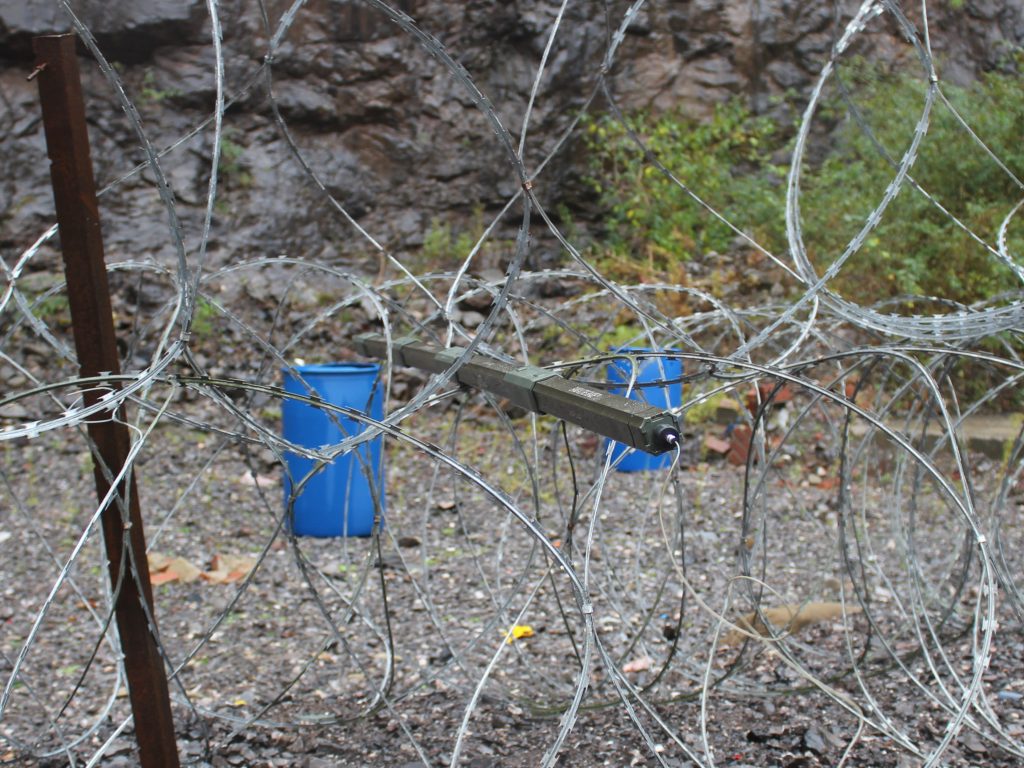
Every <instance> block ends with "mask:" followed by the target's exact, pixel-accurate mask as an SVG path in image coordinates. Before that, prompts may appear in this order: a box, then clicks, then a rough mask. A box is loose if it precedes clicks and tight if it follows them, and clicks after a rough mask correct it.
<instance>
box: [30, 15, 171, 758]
mask: <svg viewBox="0 0 1024 768" xmlns="http://www.w3.org/2000/svg"><path fill="white" fill-rule="evenodd" d="M32 47H33V49H34V50H35V54H36V79H37V80H38V81H39V96H40V100H41V102H42V106H43V127H44V129H45V131H46V147H47V152H48V154H49V156H50V177H51V181H52V184H53V197H54V201H55V203H56V207H57V224H58V227H59V230H60V245H61V251H62V252H63V254H64V273H65V275H66V277H67V283H68V302H69V305H70V310H71V323H72V328H73V330H74V335H75V350H76V351H77V353H78V364H79V368H80V371H81V375H82V376H83V377H85V376H97V375H99V374H101V373H103V372H109V373H113V374H116V373H119V371H120V363H119V358H118V352H117V344H116V339H115V336H114V320H113V315H112V312H111V306H110V286H109V284H108V283H107V269H106V264H105V262H104V259H103V239H102V237H101V235H100V217H99V206H98V203H97V201H96V182H95V180H94V178H93V172H92V160H91V158H90V156H89V135H88V133H87V131H86V127H85V104H84V101H83V99H82V84H81V80H80V78H79V72H78V60H77V58H76V56H75V36H74V35H71V34H67V35H50V36H44V37H36V38H35V39H34V40H33V41H32ZM112 386H113V385H112ZM100 396H101V393H100V392H98V391H96V390H95V389H92V390H90V389H86V390H84V391H83V392H82V397H83V402H84V404H85V405H86V406H90V405H93V404H94V403H96V402H97V401H98V399H99V397H100ZM87 428H88V431H89V437H90V439H91V440H92V441H93V443H94V445H95V453H96V456H95V457H94V459H95V460H94V465H95V470H94V476H95V480H96V493H97V494H98V495H99V498H100V500H101V501H102V500H103V498H104V497H106V495H107V493H108V492H109V491H110V482H109V481H108V479H107V475H105V474H104V471H103V467H106V468H107V470H108V471H109V473H110V475H111V476H115V475H117V473H118V472H119V471H120V470H121V468H122V467H123V466H124V464H125V462H126V461H127V460H128V453H129V448H130V445H131V444H130V440H129V435H128V427H127V426H126V425H125V423H124V420H123V413H117V414H112V417H111V418H110V419H109V420H105V421H101V420H96V421H91V422H90V423H89V424H88V427H87ZM102 526H103V539H104V543H105V544H106V548H107V559H108V561H109V569H110V580H111V583H112V584H113V587H114V594H115V596H116V597H115V602H114V617H115V620H116V622H117V631H118V634H119V636H120V638H121V648H122V651H123V653H124V664H125V672H126V674H127V678H128V694H129V697H130V700H131V705H132V713H133V715H134V717H135V738H136V739H137V741H138V745H139V759H140V762H141V764H142V766H143V768H178V766H179V762H178V750H177V744H176V743H175V739H174V720H173V719H172V717H171V700H170V696H169V695H168V689H167V675H166V673H165V671H164V663H163V660H162V659H161V658H160V653H159V651H158V649H157V643H156V637H155V631H154V630H155V627H150V626H149V619H148V618H147V616H146V613H147V609H148V612H149V615H150V616H152V615H153V588H152V586H151V584H150V581H149V567H148V565H147V563H146V539H145V536H144V534H143V528H142V515H141V513H140V510H139V495H138V488H137V486H136V483H135V478H134V474H133V472H131V471H129V472H128V473H126V475H125V478H124V479H123V480H122V481H121V482H120V483H119V484H118V486H117V488H116V491H115V493H114V495H113V500H112V501H111V502H110V503H109V504H108V505H107V507H106V508H105V509H104V510H103V512H102ZM132 564H134V569H133V568H132ZM136 574H137V577H138V578H137V579H136ZM143 601H145V602H143Z"/></svg>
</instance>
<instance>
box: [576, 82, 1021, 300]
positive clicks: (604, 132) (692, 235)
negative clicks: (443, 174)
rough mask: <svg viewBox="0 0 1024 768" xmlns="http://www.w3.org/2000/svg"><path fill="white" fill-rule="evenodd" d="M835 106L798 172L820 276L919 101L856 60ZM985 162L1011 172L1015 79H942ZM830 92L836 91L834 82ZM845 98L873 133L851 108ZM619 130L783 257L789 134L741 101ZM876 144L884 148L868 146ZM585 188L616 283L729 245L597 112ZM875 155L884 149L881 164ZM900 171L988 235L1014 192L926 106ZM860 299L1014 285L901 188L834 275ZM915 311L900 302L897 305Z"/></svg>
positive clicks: (956, 128)
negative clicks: (601, 220) (912, 155)
mask: <svg viewBox="0 0 1024 768" xmlns="http://www.w3.org/2000/svg"><path fill="white" fill-rule="evenodd" d="M840 75H841V78H842V83H843V84H844V86H845V88H846V91H847V92H848V93H849V94H850V101H849V103H847V102H846V101H844V100H842V99H841V98H840V97H839V96H838V95H833V96H830V97H829V98H828V99H827V100H826V101H825V103H824V104H823V106H822V108H821V110H820V111H819V113H818V114H817V115H816V117H815V120H816V125H823V126H830V127H831V130H830V132H829V133H828V135H827V136H824V137H823V136H821V135H815V136H814V137H813V146H812V150H811V151H810V152H809V153H808V156H807V160H806V162H805V164H804V167H803V169H802V173H801V199H800V201H801V224H802V229H803V235H804V242H805V245H806V248H807V253H808V256H809V258H810V260H811V262H812V263H813V264H814V266H815V268H816V270H817V271H818V273H819V274H821V273H822V272H823V271H824V270H825V269H826V268H827V267H828V265H829V264H831V263H832V262H833V261H834V260H835V259H836V258H837V257H838V256H839V255H840V254H841V253H842V252H843V250H844V249H845V247H846V245H847V243H848V242H849V241H850V239H851V238H853V236H854V235H855V234H856V233H857V231H858V230H859V229H860V228H861V227H862V226H863V224H864V222H865V220H866V219H867V217H868V215H869V214H870V212H871V211H872V210H873V209H874V208H875V206H876V205H877V204H878V202H879V201H880V200H881V198H882V196H883V194H884V192H885V189H886V186H887V185H888V184H889V182H890V181H891V180H892V178H893V177H894V176H895V174H896V166H895V164H896V163H898V161H899V159H900V157H901V156H902V154H903V153H904V151H905V150H906V148H907V147H908V146H909V143H910V141H911V137H912V134H913V131H914V127H915V125H916V124H917V123H918V121H919V118H920V114H921V111H922V108H923V104H924V98H925V91H926V88H927V84H926V83H925V82H924V81H923V80H921V79H920V78H916V79H915V78H913V77H910V76H908V75H897V74H891V73H887V72H884V71H883V70H881V69H880V68H878V67H871V66H869V65H866V64H864V63H861V62H853V63H851V64H847V65H845V66H844V67H843V68H842V69H841V70H840ZM943 92H944V93H945V94H946V96H947V97H948V98H949V100H950V102H951V103H952V104H953V105H954V106H955V107H956V108H957V109H958V110H959V111H960V112H961V114H962V115H964V117H965V119H966V120H967V122H968V123H969V124H970V125H971V126H972V127H973V128H974V130H975V131H976V133H977V134H978V135H979V136H980V137H981V138H982V139H983V140H984V141H985V142H986V144H987V145H988V146H989V147H990V148H991V149H992V150H993V152H994V153H995V154H996V156H997V157H999V158H1000V159H1001V160H1002V162H1004V163H1005V164H1006V166H1007V167H1008V168H1010V170H1011V171H1012V172H1013V173H1015V174H1016V175H1017V177H1018V178H1020V177H1021V176H1022V175H1024V144H1022V143H1021V141H1020V126H1022V125H1024V98H1021V78H1020V76H1019V75H1018V74H1015V73H992V74H988V75H986V76H984V77H983V78H982V79H981V80H979V81H978V82H977V83H975V84H974V85H973V86H972V87H970V88H959V87H956V86H951V85H943ZM835 93H836V94H838V89H836V90H835ZM850 104H852V105H853V106H854V108H855V109H856V110H857V112H858V113H859V114H860V115H861V119H862V121H863V123H864V124H865V125H867V126H868V127H869V128H870V131H871V134H872V135H869V134H868V133H867V132H865V131H864V130H863V129H862V127H861V125H859V124H858V122H857V121H856V120H855V119H854V118H853V117H852V114H853V113H852V112H851V110H850ZM627 120H628V122H629V124H630V126H631V127H632V129H633V130H635V131H636V132H637V133H638V134H639V135H640V136H641V137H642V138H643V140H644V142H645V144H646V145H647V147H648V149H649V150H650V152H651V153H652V154H653V155H654V156H656V157H657V158H658V159H659V160H660V162H661V163H663V164H664V165H665V166H666V167H667V168H668V169H669V170H671V171H672V172H673V173H674V174H675V175H676V176H677V177H678V178H679V179H680V180H681V181H682V182H683V183H685V184H687V185H689V186H690V187H691V188H692V189H693V190H694V191H695V192H696V193H697V194H698V195H700V196H701V197H702V198H703V199H704V200H706V201H707V202H708V203H709V204H710V205H712V206H713V207H714V208H715V209H716V210H718V211H719V212H721V213H722V214H723V215H724V216H725V217H726V218H727V219H728V220H729V221H731V222H732V223H733V224H734V225H735V226H736V227H737V228H739V229H740V230H741V231H743V232H745V233H747V234H748V235H750V236H751V237H753V238H754V239H756V240H757V241H758V242H760V243H761V244H762V245H764V246H765V247H766V248H768V249H769V250H771V251H772V252H774V253H776V254H778V255H780V256H782V257H784V255H785V253H786V249H787V242H786V238H785V184H784V183H782V180H783V177H784V176H785V174H786V172H787V170H788V169H787V168H783V167H779V166H777V165H775V164H773V163H772V161H771V158H772V155H773V153H775V152H776V151H777V150H779V149H782V148H785V146H786V143H787V140H788V136H789V135H791V133H792V132H791V131H784V130H782V128H781V127H780V126H777V125H775V124H774V123H773V122H772V121H771V120H769V119H768V118H765V117H757V116H754V115H752V114H751V113H750V112H749V111H748V110H747V109H746V108H745V107H744V106H743V105H742V104H741V103H740V102H739V101H733V102H730V103H728V104H725V105H722V106H719V107H718V108H717V109H716V110H715V112H714V114H713V115H712V116H711V118H710V119H708V120H706V121H703V122H700V121H696V120H694V119H692V118H690V117H687V116H686V115H684V114H682V113H681V112H667V113H664V114H661V115H653V114H650V113H636V114H633V115H631V116H629V117H628V118H627ZM875 141H877V142H878V144H879V145H881V146H882V147H884V148H885V153H881V152H879V150H878V148H877V146H876V145H875V143H874V142H875ZM586 144H587V148H588V150H589V168H588V182H589V183H590V184H591V186H592V187H593V189H594V190H595V191H596V192H597V193H598V198H599V201H600V203H601V204H602V206H603V208H604V209H605V212H606V215H605V221H606V229H607V231H606V239H605V241H604V242H603V243H601V244H600V245H599V246H597V250H598V262H599V264H600V266H601V267H602V268H603V269H605V270H609V271H610V273H611V274H612V276H613V277H618V278H633V279H636V278H640V279H646V278H648V277H650V278H652V279H666V278H667V279H670V280H676V281H681V280H682V279H683V277H682V275H681V269H680V268H681V265H684V264H685V262H687V261H689V260H690V259H693V258H699V257H701V256H702V255H703V254H705V253H707V252H708V251H712V250H714V251H725V250H728V249H729V248H730V247H731V245H732V243H733V240H734V237H735V234H734V233H733V232H732V231H731V230H730V229H729V228H728V227H726V226H725V225H724V224H722V223H721V222H719V221H717V220H716V219H715V218H714V217H713V216H712V215H711V214H710V213H709V212H708V211H706V210H704V209H703V208H702V207H701V206H700V205H699V204H698V203H696V202H695V201H694V200H692V199H691V198H690V197H689V195H687V194H686V192H685V191H684V190H682V189H681V188H679V187H678V186H677V185H676V184H674V183H673V182H672V181H671V180H670V179H668V178H667V177H666V176H665V175H664V174H662V173H661V172H660V171H658V170H657V169H656V168H655V167H654V166H653V165H652V164H651V163H650V162H645V159H644V156H643V154H642V153H641V151H640V150H639V149H638V147H637V146H636V143H635V142H634V141H633V140H632V139H631V138H630V136H629V135H628V132H627V131H626V128H625V127H624V126H623V125H621V124H620V123H619V122H617V121H615V120H613V119H611V118H610V117H607V116H606V117H601V118H597V119H595V120H593V121H591V123H590V124H589V125H588V127H587V130H586ZM886 155H888V157H886ZM911 174H912V176H913V178H914V179H915V180H916V181H917V182H918V183H919V184H920V185H921V186H922V187H923V188H924V189H925V190H927V191H928V192H929V194H931V195H932V196H933V197H934V198H935V199H936V200H938V201H939V202H940V203H941V204H942V205H943V206H944V207H945V208H946V209H947V210H948V211H950V212H951V213H952V214H954V215H955V216H957V217H958V218H959V219H960V220H961V221H962V222H963V223H964V224H965V225H966V226H967V227H968V228H969V229H971V230H972V231H974V232H976V233H977V234H978V235H979V236H980V237H981V238H983V239H984V240H985V241H986V242H988V243H989V244H994V243H995V242H996V237H997V232H998V228H999V225H1000V223H1001V222H1002V220H1003V218H1004V217H1005V216H1006V214H1007V213H1008V212H1009V210H1010V209H1011V208H1012V206H1013V205H1014V204H1016V202H1017V201H1018V200H1019V199H1020V198H1021V196H1022V195H1024V192H1022V190H1021V189H1020V187H1018V186H1017V185H1016V183H1015V182H1014V181H1013V179H1012V178H1010V176H1008V175H1007V174H1006V173H1005V172H1004V171H1003V170H1002V169H1001V168H999V166H998V164H997V163H996V162H995V161H993V160H992V158H991V157H989V156H988V155H987V153H986V152H985V151H984V150H983V149H982V148H981V147H980V146H979V145H978V144H977V142H976V141H975V140H974V139H973V138H971V136H970V135H969V134H968V133H967V132H966V131H965V130H964V129H963V128H962V126H960V125H959V124H958V123H957V121H956V119H955V118H954V116H953V114H952V113H951V112H950V110H949V109H947V108H946V107H945V106H944V105H943V104H941V103H940V102H939V101H938V100H937V101H936V103H935V106H934V108H933V110H932V113H931V119H930V124H929V130H928V134H927V135H926V136H925V138H924V140H923V142H922V144H921V147H920V153H919V157H918V159H917V162H916V163H915V165H914V166H913V168H912V170H911ZM1008 235H1009V237H1008V243H1007V245H1008V248H1009V250H1010V252H1011V254H1013V253H1016V254H1017V255H1018V259H1019V256H1020V254H1021V253H1022V252H1024V219H1022V217H1018V218H1017V219H1016V220H1014V222H1012V223H1011V226H1010V229H1009V233H1008ZM831 285H832V287H833V288H834V289H835V290H837V291H838V292H839V293H840V294H842V295H844V296H846V297H847V298H849V299H851V300H853V301H856V302H858V303H865V304H871V303H875V302H877V301H880V300H882V299H886V298H889V297H893V296H900V295H904V294H912V295H933V296H940V297H944V298H948V299H954V300H957V301H962V302H966V303H970V302H973V301H977V300H979V299H982V298H986V297H990V296H992V295H994V294H996V293H999V292H1002V291H1006V290H1014V289H1019V288H1020V285H1019V281H1017V280H1016V278H1015V277H1014V275H1013V274H1012V272H1011V271H1010V270H1009V269H1008V268H1006V267H1005V266H1003V265H1001V264H1000V263H999V262H998V260H997V259H995V258H994V257H993V256H992V255H991V254H990V253H988V252H987V251H986V249H985V248H984V247H983V246H982V245H980V244H979V243H977V242H976V241H975V240H974V239H973V238H972V237H971V236H970V235H969V234H968V233H966V232H964V231H963V230H962V229H961V228H959V227H958V226H957V225H956V224H955V223H954V222H953V221H952V220H951V219H950V218H949V217H948V216H947V215H946V214H945V213H943V212H942V211H941V210H939V209H938V208H937V207H936V206H935V205H934V204H933V203H932V202H930V201H929V200H927V199H926V198H925V197H924V196H923V195H921V194H919V193H918V192H917V191H915V190H913V189H912V188H910V186H909V185H907V186H905V187H904V188H903V190H902V191H901V192H900V193H899V195H897V197H896V198H895V199H894V200H893V201H892V203H891V204H890V205H889V207H888V209H887V210H886V212H885V214H884V216H883V218H882V221H881V224H880V225H879V226H878V227H877V228H876V229H875V230H874V231H873V232H872V233H871V235H870V236H869V237H868V239H867V241H866V242H865V244H864V245H863V246H862V248H861V250H860V251H859V252H858V253H857V254H856V255H855V256H854V257H852V258H851V259H850V260H849V261H847V263H846V264H845V265H844V267H843V268H842V270H841V271H840V273H839V275H838V277H837V278H836V280H835V281H833V283H832V284H831ZM908 309H909V311H913V308H912V307H908Z"/></svg>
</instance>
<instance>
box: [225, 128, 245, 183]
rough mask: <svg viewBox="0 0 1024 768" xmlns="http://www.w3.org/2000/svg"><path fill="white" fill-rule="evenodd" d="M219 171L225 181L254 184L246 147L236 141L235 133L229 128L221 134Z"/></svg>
mask: <svg viewBox="0 0 1024 768" xmlns="http://www.w3.org/2000/svg"><path fill="white" fill-rule="evenodd" d="M217 173H218V174H219V175H220V176H222V177H223V178H224V181H225V182H228V183H231V184H237V185H238V186H239V187H243V188H248V187H251V186H252V181H253V180H252V173H250V172H249V170H248V167H247V165H246V162H245V147H244V146H242V145H241V144H239V143H238V142H237V141H235V133H234V132H233V131H232V130H231V129H230V128H229V129H225V130H224V131H223V132H222V133H221V136H220V162H219V163H218V165H217Z"/></svg>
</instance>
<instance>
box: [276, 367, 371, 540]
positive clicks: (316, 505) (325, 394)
mask: <svg viewBox="0 0 1024 768" xmlns="http://www.w3.org/2000/svg"><path fill="white" fill-rule="evenodd" d="M295 371H296V372H297V373H298V375H299V376H301V377H302V380H303V381H305V383H306V384H307V385H309V387H312V388H313V390H314V391H315V392H316V393H317V394H318V395H319V396H320V397H321V398H322V399H323V400H324V401H325V402H327V403H330V404H331V405H339V406H345V407H348V408H351V409H353V410H357V411H360V412H363V413H368V414H369V415H370V416H371V417H372V418H374V419H380V418H381V417H382V416H383V409H384V398H383V397H382V393H381V386H380V380H379V378H378V374H379V372H380V366H379V365H373V364H371V363H332V364H327V365H302V366H296V367H295ZM283 373H284V388H285V391H287V392H291V393H294V394H298V395H305V396H308V395H309V394H310V392H309V390H308V389H307V388H306V386H304V385H303V384H302V382H300V381H299V380H298V379H296V378H295V376H294V375H293V374H292V373H291V371H288V370H285V371H283ZM281 419H282V422H283V426H284V439H285V440H287V441H288V442H290V443H294V444H295V445H301V446H303V447H304V448H313V449H316V448H322V447H323V446H326V445H334V444H337V443H340V442H341V441H342V440H344V439H345V438H346V437H350V436H351V435H354V434H358V433H359V432H362V431H363V429H364V428H365V427H364V425H362V424H360V423H359V422H358V421H354V420H352V419H348V418H345V417H344V416H343V415H341V414H338V413H333V412H328V411H325V410H323V409H321V408H317V407H314V406H312V405H307V404H306V403H302V402H298V401H296V400H284V401H283V402H282V405H281ZM285 461H286V463H287V467H288V472H287V473H285V479H284V501H285V508H286V509H287V507H288V504H289V503H290V502H291V496H292V483H293V481H294V483H295V485H296V486H297V488H298V496H297V497H296V498H295V500H294V507H293V514H292V515H290V516H289V525H290V526H291V529H292V531H293V532H294V533H295V535H296V536H369V535H370V533H371V532H372V530H373V518H374V508H375V504H374V494H376V497H377V499H378V501H379V504H380V510H381V514H382V515H383V511H384V488H383V485H382V483H381V471H382V466H381V438H380V437H377V438H374V439H373V440H371V441H369V442H368V443H362V444H360V445H359V447H358V448H356V449H354V450H352V451H349V452H348V453H345V454H342V455H341V456H338V457H337V458H335V459H334V461H332V462H331V463H330V464H328V465H327V466H325V467H324V468H323V469H321V470H320V471H319V472H318V473H317V474H315V475H313V476H312V477H311V478H309V479H308V480H307V481H306V482H305V483H304V484H303V482H302V481H303V479H304V478H305V477H306V475H308V474H309V473H310V472H311V471H312V470H313V469H314V468H315V467H316V466H317V464H318V462H316V461H314V460H313V459H307V458H304V457H302V456H297V455H296V454H294V453H290V452H287V453H285ZM289 474H290V475H291V476H290V477H289V476H288V475H289ZM371 489H373V490H372V491H371Z"/></svg>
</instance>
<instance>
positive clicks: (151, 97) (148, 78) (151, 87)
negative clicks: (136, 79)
mask: <svg viewBox="0 0 1024 768" xmlns="http://www.w3.org/2000/svg"><path fill="white" fill-rule="evenodd" d="M180 95H181V91H179V90H178V89H176V88H160V87H159V86H158V85H157V83H156V75H155V74H154V72H153V70H152V69H148V68H147V69H146V71H145V72H144V73H143V75H142V90H140V91H139V98H140V99H141V100H142V101H143V102H145V103H149V104H158V103H160V102H161V101H163V100H164V99H170V98H174V97H175V96H180Z"/></svg>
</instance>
